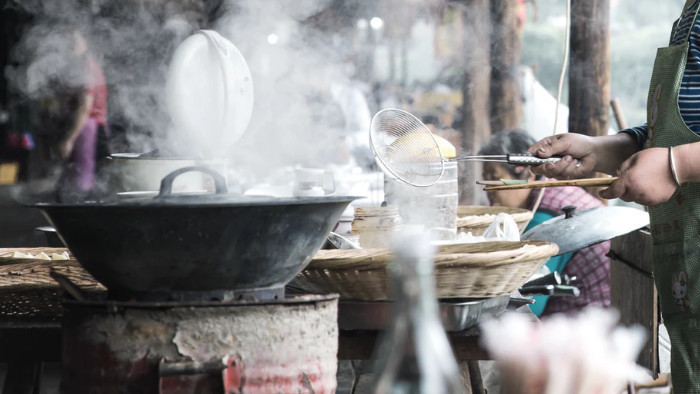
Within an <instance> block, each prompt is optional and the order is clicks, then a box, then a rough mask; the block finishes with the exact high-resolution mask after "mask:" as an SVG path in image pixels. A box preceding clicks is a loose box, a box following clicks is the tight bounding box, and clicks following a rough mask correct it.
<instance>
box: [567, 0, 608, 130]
mask: <svg viewBox="0 0 700 394" xmlns="http://www.w3.org/2000/svg"><path fill="white" fill-rule="evenodd" d="M570 43H571V52H570V56H569V59H570V67H569V131H570V132H575V133H581V134H586V135H592V136H596V135H607V133H608V122H609V117H610V115H609V114H610V112H609V111H610V110H609V108H610V107H609V103H610V0H571V38H570Z"/></svg>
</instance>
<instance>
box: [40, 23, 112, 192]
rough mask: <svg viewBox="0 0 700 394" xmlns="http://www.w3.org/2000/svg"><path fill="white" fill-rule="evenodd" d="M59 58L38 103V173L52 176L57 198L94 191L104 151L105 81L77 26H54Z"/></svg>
mask: <svg viewBox="0 0 700 394" xmlns="http://www.w3.org/2000/svg"><path fill="white" fill-rule="evenodd" d="M55 35H56V36H55V37H56V39H57V40H60V41H61V42H63V43H64V44H65V46H64V47H63V48H61V49H57V53H58V56H60V57H61V59H60V62H61V63H60V64H58V65H57V71H56V72H55V74H54V75H52V76H51V77H50V78H49V80H48V81H47V85H48V86H47V87H46V89H45V92H44V94H43V96H42V97H41V98H39V99H38V107H39V111H40V117H41V125H40V126H39V130H38V133H37V134H38V136H37V145H38V148H39V149H38V151H39V152H38V153H37V154H38V155H39V156H40V157H38V158H37V159H38V160H39V161H40V162H42V164H41V165H40V167H42V168H41V169H40V170H39V171H38V173H37V174H36V175H37V176H38V177H39V178H48V179H49V180H51V179H54V178H53V176H54V174H55V172H56V171H57V172H58V175H57V177H58V180H57V181H56V183H55V185H53V186H52V187H53V188H55V191H56V195H57V198H58V199H59V200H70V199H75V198H84V197H86V196H88V195H90V194H91V193H93V192H95V184H96V182H95V178H96V174H97V172H98V171H99V165H100V163H101V162H102V161H103V159H104V158H106V157H107V156H108V155H109V134H110V133H109V128H108V124H107V86H106V82H105V77H104V74H103V72H102V69H101V68H100V66H99V64H98V63H97V61H96V60H95V59H94V57H93V56H92V54H91V52H90V48H89V44H88V40H87V39H86V37H85V35H84V34H83V33H82V32H81V31H80V30H78V29H77V28H73V27H68V28H65V29H63V30H57V31H56V33H55Z"/></svg>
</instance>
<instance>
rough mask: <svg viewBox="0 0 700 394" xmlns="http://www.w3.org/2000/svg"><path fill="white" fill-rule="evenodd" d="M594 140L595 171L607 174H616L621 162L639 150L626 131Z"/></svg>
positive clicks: (594, 138)
mask: <svg viewBox="0 0 700 394" xmlns="http://www.w3.org/2000/svg"><path fill="white" fill-rule="evenodd" d="M592 141H593V146H594V147H593V151H594V152H595V155H596V165H595V167H594V171H597V172H602V173H605V174H611V175H612V174H615V172H616V171H617V169H618V168H619V167H620V164H622V162H623V161H625V160H627V159H628V158H629V157H630V156H632V155H633V154H635V153H636V152H637V151H638V150H639V148H638V146H637V142H636V141H635V140H634V138H632V136H630V135H629V134H626V133H618V134H614V135H606V136H600V137H593V138H592ZM699 149H700V148H699ZM699 175H700V173H699Z"/></svg>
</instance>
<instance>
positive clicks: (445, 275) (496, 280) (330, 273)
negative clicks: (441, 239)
mask: <svg viewBox="0 0 700 394" xmlns="http://www.w3.org/2000/svg"><path fill="white" fill-rule="evenodd" d="M558 251H559V248H558V247H557V245H556V244H554V243H551V242H545V241H519V242H506V241H502V242H479V243H470V244H451V245H442V246H440V247H439V248H438V253H437V254H436V255H435V281H436V290H437V296H438V298H484V297H495V296H500V295H506V294H510V293H512V292H513V291H514V290H516V289H517V288H518V287H520V286H521V285H522V284H523V283H525V282H526V281H527V280H528V279H529V278H530V277H531V276H532V275H533V274H534V273H535V272H537V270H538V269H539V268H540V267H541V266H542V265H544V264H545V263H546V262H547V259H549V258H550V257H552V256H554V255H555V254H557V252H558ZM391 259H392V254H391V251H390V250H388V249H348V250H321V251H319V252H318V253H317V254H316V256H314V258H313V260H312V261H311V263H310V264H309V265H308V266H307V267H306V269H304V271H302V272H301V273H300V274H299V275H298V276H297V277H296V278H295V279H294V285H295V286H297V287H301V288H303V289H305V290H307V291H311V292H316V293H338V294H340V298H342V299H353V300H368V301H373V300H386V299H389V290H388V270H387V266H388V264H389V262H390V261H391Z"/></svg>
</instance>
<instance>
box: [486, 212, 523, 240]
mask: <svg viewBox="0 0 700 394" xmlns="http://www.w3.org/2000/svg"><path fill="white" fill-rule="evenodd" d="M483 236H484V238H486V239H487V240H489V241H520V229H518V224H517V223H516V222H515V219H513V217H512V216H510V215H509V214H507V213H504V212H501V213H499V214H498V215H496V218H495V219H494V220H493V222H491V224H490V225H489V227H488V228H487V229H486V231H484V234H483Z"/></svg>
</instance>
